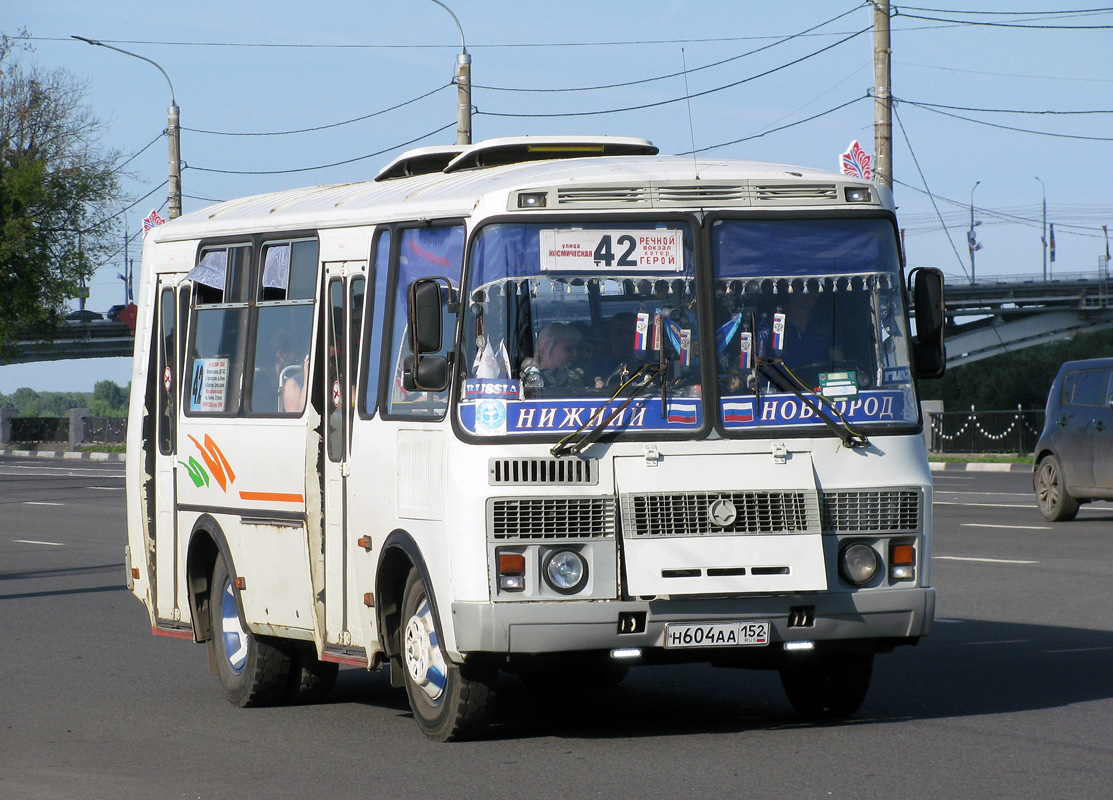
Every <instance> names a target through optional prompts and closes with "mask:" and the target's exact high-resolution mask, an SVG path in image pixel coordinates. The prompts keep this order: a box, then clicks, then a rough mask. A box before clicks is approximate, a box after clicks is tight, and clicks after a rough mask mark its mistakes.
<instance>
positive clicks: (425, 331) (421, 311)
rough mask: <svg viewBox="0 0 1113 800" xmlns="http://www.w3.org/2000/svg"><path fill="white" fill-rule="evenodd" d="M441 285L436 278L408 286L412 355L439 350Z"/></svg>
mask: <svg viewBox="0 0 1113 800" xmlns="http://www.w3.org/2000/svg"><path fill="white" fill-rule="evenodd" d="M443 310H444V307H443V304H442V303H441V285H440V282H439V281H438V280H437V279H436V278H418V279H417V280H416V281H414V282H413V283H411V284H410V320H409V322H410V336H411V340H410V350H411V352H413V354H414V355H418V356H421V355H425V354H426V353H435V352H437V351H438V350H440V349H441V340H442V338H443V335H444V332H443V331H442V329H441V314H442V312H443Z"/></svg>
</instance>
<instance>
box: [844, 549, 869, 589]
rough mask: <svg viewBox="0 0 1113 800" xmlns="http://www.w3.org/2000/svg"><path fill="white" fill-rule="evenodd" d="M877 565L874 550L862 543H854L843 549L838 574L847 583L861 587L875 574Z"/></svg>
mask: <svg viewBox="0 0 1113 800" xmlns="http://www.w3.org/2000/svg"><path fill="white" fill-rule="evenodd" d="M878 563H879V559H878V557H877V551H876V550H874V549H873V548H872V547H870V546H869V545H868V544H865V543H864V542H855V543H854V544H849V545H847V546H846V547H844V548H843V550H842V556H841V558H840V559H839V574H840V575H842V577H843V580H845V581H846V582H847V583H849V584H852V585H854V586H863V585H865V584H867V583H869V582H870V581H871V580H873V576H874V575H876V574H877V567H878Z"/></svg>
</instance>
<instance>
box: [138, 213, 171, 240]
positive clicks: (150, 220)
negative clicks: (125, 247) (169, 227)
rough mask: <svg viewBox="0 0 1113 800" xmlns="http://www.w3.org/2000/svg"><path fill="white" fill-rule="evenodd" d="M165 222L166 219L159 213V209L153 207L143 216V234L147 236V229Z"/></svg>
mask: <svg viewBox="0 0 1113 800" xmlns="http://www.w3.org/2000/svg"><path fill="white" fill-rule="evenodd" d="M164 224H166V220H164V219H163V218H162V217H160V216H159V215H158V210H157V209H154V208H152V209H151V213H150V214H148V215H147V216H146V217H144V218H143V235H144V236H146V235H147V231H149V230H150V229H151V228H153V227H155V226H156V225H164Z"/></svg>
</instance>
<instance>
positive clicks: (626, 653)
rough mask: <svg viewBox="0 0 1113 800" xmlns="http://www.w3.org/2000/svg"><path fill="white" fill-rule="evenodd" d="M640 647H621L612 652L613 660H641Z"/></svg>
mask: <svg viewBox="0 0 1113 800" xmlns="http://www.w3.org/2000/svg"><path fill="white" fill-rule="evenodd" d="M641 655H642V651H641V648H640V647H620V648H619V649H617V650H612V651H611V658H641Z"/></svg>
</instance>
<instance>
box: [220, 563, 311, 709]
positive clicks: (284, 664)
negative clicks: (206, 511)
mask: <svg viewBox="0 0 1113 800" xmlns="http://www.w3.org/2000/svg"><path fill="white" fill-rule="evenodd" d="M209 620H210V622H211V624H212V638H210V639H209V649H210V655H211V661H212V663H213V665H214V667H215V670H216V674H217V677H218V678H219V679H220V684H221V686H223V687H224V695H225V696H226V697H227V698H228V702H230V703H231V704H232V705H235V706H240V707H241V708H242V707H246V706H266V705H274V704H276V703H280V702H282V701H283V700H284V699H285V696H286V692H287V687H288V685H289V682H290V669H291V666H290V664H291V661H290V657H291V649H292V645H291V643H290V642H286V641H283V640H277V639H268V638H267V637H264V636H256V635H255V634H253V633H251V632H250V631H248V630H246V629H245V628H244V626H243V622H242V620H243V614H242V613H241V610H240V601H239V597H238V595H237V593H236V589H235V586H234V585H233V583H232V576H231V574H230V573H229V571H228V565H227V564H225V563H224V559H219V560H218V561H217V563H216V567H215V568H214V569H213V579H212V583H211V584H210V587H209Z"/></svg>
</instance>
